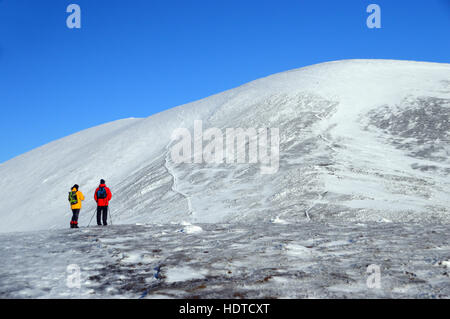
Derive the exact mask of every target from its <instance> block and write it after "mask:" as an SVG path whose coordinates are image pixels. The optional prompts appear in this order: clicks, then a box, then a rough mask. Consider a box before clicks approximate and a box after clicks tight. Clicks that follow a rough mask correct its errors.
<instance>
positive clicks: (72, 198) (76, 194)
mask: <svg viewBox="0 0 450 319" xmlns="http://www.w3.org/2000/svg"><path fill="white" fill-rule="evenodd" d="M78 188H79V186H78V185H77V184H75V185H73V187H72V191H71V192H69V202H70V208H72V213H73V216H72V220H71V221H70V228H79V227H78V215H79V214H80V210H81V202H82V201H84V195H83V193H82V192H80V191H79V190H78Z"/></svg>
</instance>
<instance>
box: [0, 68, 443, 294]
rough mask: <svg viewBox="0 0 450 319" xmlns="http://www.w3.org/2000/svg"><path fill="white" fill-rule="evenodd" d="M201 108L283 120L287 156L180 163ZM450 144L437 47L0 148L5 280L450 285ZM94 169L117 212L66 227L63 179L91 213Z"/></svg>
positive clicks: (346, 290) (27, 290) (256, 122)
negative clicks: (17, 152) (99, 222)
mask: <svg viewBox="0 0 450 319" xmlns="http://www.w3.org/2000/svg"><path fill="white" fill-rule="evenodd" d="M149 89H151V88H149ZM124 107H125V106H124ZM196 120H201V121H203V128H204V130H206V129H208V128H211V127H216V128H219V129H221V130H222V131H224V132H225V129H226V128H256V129H258V128H278V129H279V132H280V158H279V170H278V171H277V172H276V173H275V174H261V170H260V165H259V164H206V163H199V164H176V163H174V161H173V160H172V158H171V156H170V150H171V146H173V145H174V143H175V142H174V141H173V140H172V138H171V136H172V133H173V132H174V130H175V129H177V128H188V129H190V130H191V132H192V128H193V125H194V121H196ZM73 154H77V157H76V160H74V158H73ZM449 154H450V64H438V63H426V62H409V61H393V60H344V61H336V62H329V63H323V64H318V65H313V66H310V67H306V68H301V69H297V70H292V71H288V72H283V73H279V74H275V75H272V76H269V77H266V78H263V79H259V80H256V81H253V82H250V83H248V84H245V85H243V86H240V87H238V88H235V89H232V90H229V91H226V92H223V93H220V94H217V95H214V96H211V97H208V98H206V99H203V100H200V101H197V102H193V103H190V104H186V105H183V106H179V107H176V108H173V109H170V110H168V111H165V112H162V113H159V114H156V115H153V116H150V117H148V118H146V119H124V120H120V121H116V122H113V123H108V124H105V125H102V126H99V127H94V128H91V129H88V130H84V131H82V132H79V133H77V134H74V135H71V136H68V137H66V138H63V139H60V140H57V141H55V142H52V143H50V144H48V145H45V146H42V147H40V148H37V149H35V150H33V151H31V152H28V153H26V154H24V155H21V156H19V157H17V158H14V159H12V160H10V161H8V162H5V163H3V164H0V189H1V190H2V191H1V192H0V202H1V203H2V204H1V207H0V216H1V219H2V222H1V223H0V232H1V233H3V234H1V235H0V238H1V241H2V245H1V246H0V255H1V256H2V258H1V261H0V297H3V298H7V297H13V298H45V297H50V298H73V297H81V298H111V297H113V298H116V297H125V298H139V297H140V296H142V297H145V298H167V297H169V298H185V297H201V298H209V297H216V298H222V297H225V298H253V297H257V298H316V297H317V298H328V297H330V298H341V297H345V298H354V297H356V298H360V297H369V298H372V297H374V298H378V297H392V298H403V297H414V298H433V297H436V298H449V297H450V279H449V275H448V272H447V271H448V270H447V267H448V266H450V243H449V237H448V234H449V230H450V225H449V221H450V205H449V204H450V159H449ZM100 178H104V179H105V180H106V182H107V185H108V186H109V187H110V188H111V190H112V192H113V199H112V201H111V204H110V209H111V210H110V211H111V213H112V221H113V224H114V225H113V226H112V227H108V228H97V227H92V228H82V229H80V230H71V229H67V228H68V227H69V221H70V216H71V212H70V210H69V204H68V201H67V193H68V191H69V190H70V187H71V186H72V185H73V184H75V183H77V184H79V185H80V190H81V191H82V192H83V193H84V194H85V196H86V201H85V202H84V206H83V209H82V212H81V214H80V220H79V222H80V225H81V226H87V225H88V223H89V220H90V218H91V216H92V214H93V210H94V208H95V203H94V200H93V195H94V194H93V192H94V190H95V188H96V187H97V185H98V181H99V180H100ZM25 199H26V200H25ZM93 223H94V224H95V221H93ZM70 264H78V265H79V266H80V268H81V278H82V284H81V288H79V289H78V288H68V287H67V285H66V278H67V276H68V273H67V271H66V267H67V266H68V265H70ZM371 264H375V265H378V266H380V269H381V287H379V288H369V287H368V285H367V279H368V276H369V275H370V274H368V273H366V270H367V266H368V265H371ZM158 267H159V268H158ZM155 268H156V269H158V271H157V270H155Z"/></svg>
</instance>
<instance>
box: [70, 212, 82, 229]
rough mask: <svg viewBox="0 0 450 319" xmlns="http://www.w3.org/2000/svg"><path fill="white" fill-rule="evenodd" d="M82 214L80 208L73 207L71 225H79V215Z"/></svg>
mask: <svg viewBox="0 0 450 319" xmlns="http://www.w3.org/2000/svg"><path fill="white" fill-rule="evenodd" d="M79 214H80V210H79V209H72V220H71V221H70V226H71V227H75V226H78V215H79Z"/></svg>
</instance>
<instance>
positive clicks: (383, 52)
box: [0, 0, 450, 162]
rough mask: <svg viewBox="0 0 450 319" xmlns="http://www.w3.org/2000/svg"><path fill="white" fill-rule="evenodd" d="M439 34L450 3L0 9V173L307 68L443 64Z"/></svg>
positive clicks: (231, 1)
mask: <svg viewBox="0 0 450 319" xmlns="http://www.w3.org/2000/svg"><path fill="white" fill-rule="evenodd" d="M71 3H75V4H78V5H79V6H80V7H81V19H82V22H81V23H82V27H81V29H69V28H67V26H66V18H67V16H68V15H69V14H68V13H66V7H67V6H68V5H69V4H71ZM371 3H376V4H378V5H380V7H381V14H382V15H381V18H382V29H369V28H367V26H366V19H367V17H368V15H369V14H368V13H366V8H367V6H368V5H369V4H371ZM449 30H450V0H426V1H425V0H395V1H392V0H372V1H364V0H345V1H335V0H295V1H294V0H291V1H287V0H270V1H269V0H257V1H256V0H128V1H125V0H107V1H106V0H95V1H92V0H69V1H64V0H39V1H37V0H27V1H25V0H0V109H1V119H0V136H1V142H0V162H4V161H6V160H8V159H10V158H12V157H14V156H17V155H19V154H21V153H24V152H26V151H29V150H31V149H33V148H35V147H38V146H41V145H43V144H46V143H48V142H50V141H53V140H55V139H58V138H61V137H64V136H67V135H69V134H72V133H75V132H78V131H80V130H82V129H85V128H89V127H92V126H96V125H99V124H103V123H105V122H109V121H113V120H117V119H121V118H127V117H147V116H149V115H151V114H154V113H157V112H160V111H163V110H165V109H168V108H171V107H175V106H177V105H181V104H184V103H187V102H191V101H194V100H198V99H201V98H204V97H207V96H209V95H212V94H215V93H219V92H222V91H224V90H227V89H231V88H233V87H236V86H239V85H241V84H244V83H246V82H248V81H251V80H254V79H257V78H260V77H263V76H267V75H270V74H273V73H276V72H281V71H286V70H289V69H294V68H299V67H302V66H306V65H311V64H315V63H320V62H325V61H331V60H339V59H350V58H383V59H402V60H420V61H433V62H445V63H449V62H450V59H449V52H450V41H449V40H450V36H449ZM155 138H158V137H155ZM75 159H76V154H74V160H75Z"/></svg>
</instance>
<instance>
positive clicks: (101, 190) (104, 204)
mask: <svg viewBox="0 0 450 319" xmlns="http://www.w3.org/2000/svg"><path fill="white" fill-rule="evenodd" d="M111 197H112V194H111V191H110V190H109V188H108V187H106V185H105V180H104V179H102V180H100V185H99V186H98V188H97V189H96V190H95V194H94V198H95V201H96V202H97V225H98V226H101V225H102V223H101V222H102V221H103V226H106V225H108V224H107V223H106V220H107V219H108V204H109V201H110V200H111Z"/></svg>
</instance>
